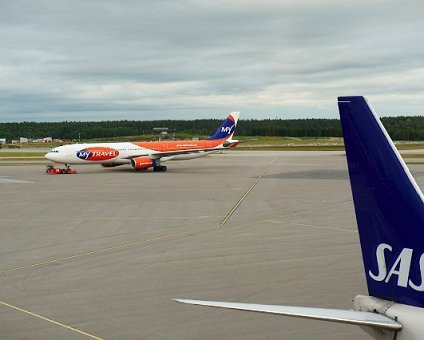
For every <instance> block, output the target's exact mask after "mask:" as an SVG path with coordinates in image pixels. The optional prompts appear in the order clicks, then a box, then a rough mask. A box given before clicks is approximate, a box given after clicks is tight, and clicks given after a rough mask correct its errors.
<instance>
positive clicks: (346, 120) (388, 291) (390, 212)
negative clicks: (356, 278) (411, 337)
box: [338, 97, 424, 307]
mask: <svg viewBox="0 0 424 340" xmlns="http://www.w3.org/2000/svg"><path fill="white" fill-rule="evenodd" d="M338 105H339V111H340V120H341V125H342V130H343V137H344V142H345V148H346V158H347V163H348V168H349V175H350V183H351V188H352V195H353V201H354V205H355V213H356V219H357V223H358V230H359V237H360V241H361V248H362V257H363V261H364V267H365V272H366V273H365V274H366V279H367V284H368V291H369V294H370V295H371V296H374V297H378V298H382V299H385V300H391V301H394V302H397V303H403V304H407V305H412V306H417V307H424V294H423V292H424V203H423V194H422V193H421V190H420V189H419V187H418V186H417V184H416V182H415V180H414V179H413V178H412V176H411V174H410V172H409V170H408V168H407V166H406V164H405V162H404V161H403V159H402V158H401V156H400V154H399V152H398V151H397V150H396V148H395V146H394V144H393V142H392V140H391V139H390V137H389V135H388V134H387V132H386V130H385V129H384V127H383V125H382V124H381V122H380V120H379V119H378V117H377V115H376V114H375V112H374V110H373V109H372V108H371V106H370V105H369V104H368V102H367V101H366V99H365V98H364V97H339V98H338Z"/></svg>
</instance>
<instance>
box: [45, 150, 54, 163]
mask: <svg viewBox="0 0 424 340" xmlns="http://www.w3.org/2000/svg"><path fill="white" fill-rule="evenodd" d="M54 156H55V154H54V153H52V152H48V153H46V154H45V155H44V158H45V159H47V160H49V161H52V162H54V161H55V157H54Z"/></svg>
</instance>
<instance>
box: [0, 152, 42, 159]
mask: <svg viewBox="0 0 424 340" xmlns="http://www.w3.org/2000/svg"><path fill="white" fill-rule="evenodd" d="M45 154H46V153H45V152H19V151H7V152H4V151H0V158H5V157H7V158H11V157H14V158H25V157H30V158H33V157H40V158H44V155H45Z"/></svg>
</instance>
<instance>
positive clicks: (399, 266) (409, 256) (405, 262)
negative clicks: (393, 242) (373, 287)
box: [368, 243, 424, 292]
mask: <svg viewBox="0 0 424 340" xmlns="http://www.w3.org/2000/svg"><path fill="white" fill-rule="evenodd" d="M385 250H387V251H389V252H392V251H393V248H392V247H391V246H390V245H389V244H386V243H381V244H380V245H379V246H378V247H377V250H376V254H375V255H376V258H377V265H378V273H377V274H374V273H373V272H372V271H371V270H369V271H368V275H369V276H370V277H371V278H372V279H373V280H374V281H378V282H384V283H389V282H390V280H391V279H392V277H393V276H397V283H396V285H397V286H398V287H404V288H407V287H411V288H412V289H414V290H416V291H418V292H424V254H421V256H420V260H419V266H420V270H419V272H420V275H421V282H420V283H417V282H415V283H414V282H412V280H411V279H410V278H409V277H410V274H411V265H412V260H413V252H414V250H413V249H411V248H403V250H402V251H401V252H400V254H399V255H398V256H397V258H396V260H395V261H394V262H393V264H392V266H391V268H390V270H389V271H388V272H387V268H388V264H389V263H388V259H386V255H385V253H384V252H385Z"/></svg>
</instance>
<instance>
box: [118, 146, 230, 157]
mask: <svg viewBox="0 0 424 340" xmlns="http://www.w3.org/2000/svg"><path fill="white" fill-rule="evenodd" d="M228 149H229V146H224V147H222V148H209V149H188V150H175V151H164V152H160V151H157V152H155V153H150V154H147V155H146V154H140V155H131V156H128V157H126V158H127V159H131V158H137V157H148V158H151V159H159V158H162V157H170V156H176V155H186V154H189V153H200V152H215V151H216V152H218V151H222V150H228Z"/></svg>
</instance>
